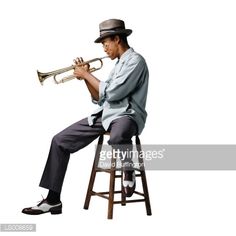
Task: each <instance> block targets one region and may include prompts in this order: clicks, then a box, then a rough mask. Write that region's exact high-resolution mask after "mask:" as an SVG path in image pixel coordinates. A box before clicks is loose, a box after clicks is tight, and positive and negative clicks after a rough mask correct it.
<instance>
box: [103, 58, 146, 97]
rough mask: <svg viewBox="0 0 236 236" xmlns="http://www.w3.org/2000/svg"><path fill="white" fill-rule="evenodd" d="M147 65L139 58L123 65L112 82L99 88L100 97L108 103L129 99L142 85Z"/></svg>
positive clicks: (104, 83)
mask: <svg viewBox="0 0 236 236" xmlns="http://www.w3.org/2000/svg"><path fill="white" fill-rule="evenodd" d="M145 69H146V63H145V61H144V60H142V59H139V60H138V59H137V57H135V58H132V59H131V60H130V61H129V62H128V63H127V64H126V65H123V67H122V68H121V70H120V71H119V72H118V73H117V75H116V77H115V78H114V79H113V80H112V81H111V82H110V83H106V82H102V83H100V86H99V97H100V98H103V99H105V100H106V101H108V102H116V101H119V100H122V99H123V98H125V97H127V96H128V95H129V94H130V93H132V92H133V91H134V90H135V89H136V88H137V86H139V85H140V83H142V81H141V79H142V78H143V76H142V74H143V73H145Z"/></svg>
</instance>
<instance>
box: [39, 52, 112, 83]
mask: <svg viewBox="0 0 236 236" xmlns="http://www.w3.org/2000/svg"><path fill="white" fill-rule="evenodd" d="M105 58H108V56H105V57H100V58H94V59H91V60H89V61H85V62H83V63H80V64H79V65H72V66H68V67H65V68H62V69H58V70H54V71H50V72H46V73H42V72H39V71H37V74H38V79H39V82H40V83H41V85H43V82H44V81H45V80H46V79H48V78H50V77H53V79H54V81H55V83H56V84H61V83H65V82H67V81H70V80H72V79H75V78H76V76H74V75H69V76H65V77H64V78H62V79H60V80H57V79H56V77H57V76H58V75H60V74H63V73H65V72H68V71H70V70H74V69H75V67H76V66H84V65H87V64H89V65H90V64H91V63H94V62H97V61H98V62H100V66H99V67H92V68H89V72H90V73H92V72H94V71H96V70H100V69H101V68H102V67H103V61H102V60H103V59H105Z"/></svg>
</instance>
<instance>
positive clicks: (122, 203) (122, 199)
mask: <svg viewBox="0 0 236 236" xmlns="http://www.w3.org/2000/svg"><path fill="white" fill-rule="evenodd" d="M123 175H124V172H123V170H121V205H122V206H126V196H125V190H124V187H123V179H124V178H123V177H124V176H123Z"/></svg>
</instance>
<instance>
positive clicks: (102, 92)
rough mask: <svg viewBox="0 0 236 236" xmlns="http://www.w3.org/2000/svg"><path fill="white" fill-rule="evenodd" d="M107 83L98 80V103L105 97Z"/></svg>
mask: <svg viewBox="0 0 236 236" xmlns="http://www.w3.org/2000/svg"><path fill="white" fill-rule="evenodd" d="M107 84H108V83H106V82H103V81H100V83H99V100H98V104H101V103H102V102H103V101H104V99H105V95H106V87H107Z"/></svg>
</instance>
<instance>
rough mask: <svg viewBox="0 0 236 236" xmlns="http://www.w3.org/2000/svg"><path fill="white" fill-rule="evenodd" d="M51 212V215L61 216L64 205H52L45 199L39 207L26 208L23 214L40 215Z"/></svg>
mask: <svg viewBox="0 0 236 236" xmlns="http://www.w3.org/2000/svg"><path fill="white" fill-rule="evenodd" d="M47 212H50V213H51V214H53V215H54V214H61V213H62V203H61V202H59V203H58V204H54V205H51V204H49V203H48V202H47V199H43V200H42V201H41V202H40V203H39V204H38V205H37V206H34V207H28V208H24V209H23V210H22V213H24V214H28V215H40V214H44V213H47Z"/></svg>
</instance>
